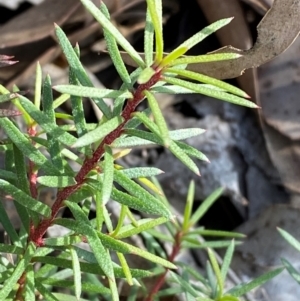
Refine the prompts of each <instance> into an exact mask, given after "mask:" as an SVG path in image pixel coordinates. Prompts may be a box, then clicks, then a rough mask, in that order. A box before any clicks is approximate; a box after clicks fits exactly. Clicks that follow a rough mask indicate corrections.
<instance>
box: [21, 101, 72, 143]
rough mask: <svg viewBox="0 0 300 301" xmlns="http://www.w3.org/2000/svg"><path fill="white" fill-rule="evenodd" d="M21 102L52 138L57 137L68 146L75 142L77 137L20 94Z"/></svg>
mask: <svg viewBox="0 0 300 301" xmlns="http://www.w3.org/2000/svg"><path fill="white" fill-rule="evenodd" d="M19 99H20V103H21V105H22V106H23V108H24V109H25V110H26V112H27V113H28V114H29V115H30V117H31V118H32V119H33V120H35V121H36V123H37V124H38V125H39V126H40V127H41V128H42V129H43V130H44V131H45V132H46V133H48V134H51V137H52V139H57V140H58V141H60V142H61V143H64V144H66V145H68V146H70V145H72V144H73V143H75V141H76V138H75V137H74V136H72V135H71V134H69V133H67V132H65V131H64V130H62V129H61V128H60V127H59V126H57V125H56V124H55V122H53V120H51V119H50V118H49V117H48V116H47V115H46V114H45V113H43V112H41V111H40V110H38V109H37V108H36V107H35V106H34V105H33V104H32V103H31V101H30V100H28V99H27V98H25V97H22V96H20V98H19Z"/></svg>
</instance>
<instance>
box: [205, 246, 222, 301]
mask: <svg viewBox="0 0 300 301" xmlns="http://www.w3.org/2000/svg"><path fill="white" fill-rule="evenodd" d="M207 252H208V257H209V260H210V263H211V265H212V268H213V271H214V273H215V276H216V279H217V283H218V287H217V292H218V297H217V299H220V297H221V296H222V295H223V289H224V283H223V278H222V274H221V270H220V267H219V264H218V261H217V258H216V255H215V254H214V252H213V251H212V250H211V249H207Z"/></svg>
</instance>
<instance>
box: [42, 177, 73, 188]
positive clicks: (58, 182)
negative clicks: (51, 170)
mask: <svg viewBox="0 0 300 301" xmlns="http://www.w3.org/2000/svg"><path fill="white" fill-rule="evenodd" d="M37 181H38V182H39V183H40V184H42V185H44V186H46V187H57V188H62V187H67V186H71V185H75V184H76V181H75V179H74V178H72V177H68V176H40V177H38V178H37Z"/></svg>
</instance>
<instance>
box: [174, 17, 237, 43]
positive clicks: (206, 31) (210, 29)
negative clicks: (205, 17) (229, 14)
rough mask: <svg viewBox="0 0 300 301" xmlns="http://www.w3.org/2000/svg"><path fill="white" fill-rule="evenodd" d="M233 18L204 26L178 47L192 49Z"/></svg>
mask: <svg viewBox="0 0 300 301" xmlns="http://www.w3.org/2000/svg"><path fill="white" fill-rule="evenodd" d="M232 19H233V18H226V19H221V20H218V21H216V22H214V23H212V24H210V25H208V26H206V27H205V28H203V29H202V30H201V31H199V32H198V33H196V34H194V35H193V36H192V37H190V38H189V39H188V40H186V41H184V42H183V43H182V44H181V45H179V46H178V47H177V48H180V47H187V48H188V49H191V48H192V47H194V46H195V45H197V44H198V43H199V42H201V41H203V40H204V39H205V38H206V37H208V36H209V35H211V34H213V33H214V32H216V31H217V30H218V29H220V28H222V27H224V26H226V25H227V24H229V23H230V22H231V20H232Z"/></svg>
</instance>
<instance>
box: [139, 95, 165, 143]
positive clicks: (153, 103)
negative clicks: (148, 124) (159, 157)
mask: <svg viewBox="0 0 300 301" xmlns="http://www.w3.org/2000/svg"><path fill="white" fill-rule="evenodd" d="M144 93H145V95H146V96H147V99H148V103H149V106H150V108H151V111H152V113H153V116H154V120H155V122H156V125H157V127H158V129H159V133H160V136H161V138H162V140H163V141H164V145H165V146H166V147H168V145H169V144H170V137H169V131H168V126H167V123H166V121H165V118H164V116H163V114H162V112H161V109H160V107H159V105H158V103H157V100H156V99H155V97H154V96H153V94H151V93H150V92H148V91H145V92H144Z"/></svg>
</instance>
